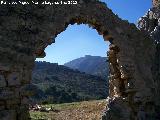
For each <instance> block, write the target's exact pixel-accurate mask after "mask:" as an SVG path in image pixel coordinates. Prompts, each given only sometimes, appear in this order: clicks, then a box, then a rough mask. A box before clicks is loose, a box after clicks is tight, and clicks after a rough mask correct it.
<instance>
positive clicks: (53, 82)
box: [32, 62, 108, 103]
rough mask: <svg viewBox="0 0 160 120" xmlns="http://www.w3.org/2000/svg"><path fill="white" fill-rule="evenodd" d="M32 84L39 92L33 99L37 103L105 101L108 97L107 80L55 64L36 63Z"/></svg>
mask: <svg viewBox="0 0 160 120" xmlns="http://www.w3.org/2000/svg"><path fill="white" fill-rule="evenodd" d="M32 84H33V85H32V87H33V88H34V89H36V91H38V92H36V94H35V96H33V97H32V98H33V100H35V101H47V102H49V103H63V102H73V101H82V100H90V99H104V98H106V97H107V95H108V83H107V81H106V80H105V79H102V78H101V77H98V76H94V75H89V74H86V73H84V72H80V71H78V70H73V69H70V68H68V67H66V66H63V65H58V64H55V63H48V62H36V63H35V68H34V71H33V77H32ZM36 87H37V88H36Z"/></svg>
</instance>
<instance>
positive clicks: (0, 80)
mask: <svg viewBox="0 0 160 120" xmlns="http://www.w3.org/2000/svg"><path fill="white" fill-rule="evenodd" d="M5 86H6V80H5V78H4V76H3V75H0V88H1V87H5Z"/></svg>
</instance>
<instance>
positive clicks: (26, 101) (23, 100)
mask: <svg viewBox="0 0 160 120" xmlns="http://www.w3.org/2000/svg"><path fill="white" fill-rule="evenodd" d="M21 104H24V105H25V104H26V105H28V104H29V99H28V98H27V97H23V98H22V100H21Z"/></svg>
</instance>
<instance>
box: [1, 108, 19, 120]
mask: <svg viewBox="0 0 160 120" xmlns="http://www.w3.org/2000/svg"><path fill="white" fill-rule="evenodd" d="M0 118H1V120H16V111H14V110H4V111H0Z"/></svg>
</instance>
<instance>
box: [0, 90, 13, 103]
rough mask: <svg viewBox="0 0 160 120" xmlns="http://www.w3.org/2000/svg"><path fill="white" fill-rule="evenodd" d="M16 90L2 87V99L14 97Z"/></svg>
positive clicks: (0, 95) (0, 97)
mask: <svg viewBox="0 0 160 120" xmlns="http://www.w3.org/2000/svg"><path fill="white" fill-rule="evenodd" d="M14 97H15V95H14V92H13V91H11V90H9V89H0V100H7V99H13V98H14Z"/></svg>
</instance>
